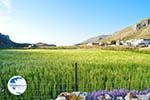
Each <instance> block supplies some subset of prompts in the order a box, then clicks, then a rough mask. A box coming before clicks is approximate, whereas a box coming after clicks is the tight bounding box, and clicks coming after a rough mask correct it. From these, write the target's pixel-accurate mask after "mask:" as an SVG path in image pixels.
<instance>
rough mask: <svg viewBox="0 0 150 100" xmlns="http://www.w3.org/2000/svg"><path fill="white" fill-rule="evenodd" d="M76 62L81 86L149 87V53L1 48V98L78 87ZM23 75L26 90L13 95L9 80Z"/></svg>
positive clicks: (47, 94) (83, 88)
mask: <svg viewBox="0 0 150 100" xmlns="http://www.w3.org/2000/svg"><path fill="white" fill-rule="evenodd" d="M74 63H78V90H79V91H86V92H92V91H94V90H102V89H106V90H112V89H114V88H125V89H130V90H133V89H136V90H143V89H147V88H150V84H149V83H150V53H144V52H142V53H140V52H133V51H112V50H98V49H71V50H67V49H66V50H63V49H58V50H50V49H47V50H46V49H45V50H44V49H29V50H21V49H20V50H19V49H18V50H17V49H16V50H15V49H10V50H0V100H3V99H6V100H7V98H14V99H15V98H23V99H38V98H39V99H40V98H42V99H43V98H45V99H48V98H52V97H55V96H57V95H58V94H59V93H60V92H62V91H74V90H75V75H74ZM14 75H21V76H23V77H24V78H25V79H26V81H27V84H28V87H27V90H26V92H25V93H24V94H23V95H22V96H20V97H16V96H13V95H12V94H11V93H9V91H8V90H7V82H8V80H9V78H11V77H12V76H14Z"/></svg>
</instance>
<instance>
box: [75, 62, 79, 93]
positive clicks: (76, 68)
mask: <svg viewBox="0 0 150 100" xmlns="http://www.w3.org/2000/svg"><path fill="white" fill-rule="evenodd" d="M75 91H78V64H77V63H75Z"/></svg>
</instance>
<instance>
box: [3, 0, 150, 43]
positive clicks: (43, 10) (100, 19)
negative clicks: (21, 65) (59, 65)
mask: <svg viewBox="0 0 150 100" xmlns="http://www.w3.org/2000/svg"><path fill="white" fill-rule="evenodd" d="M149 6H150V0H0V32H2V33H4V34H8V35H9V36H10V37H11V39H12V40H13V41H16V42H22V43H24V42H26V43H37V42H45V43H53V44H56V45H71V44H76V43H79V42H81V41H83V40H85V39H87V38H89V37H93V36H97V35H102V34H110V33H112V32H115V31H118V30H120V29H122V28H124V27H126V26H128V25H132V24H134V23H135V22H137V21H139V20H141V19H143V18H147V17H150V14H149V12H150V8H149Z"/></svg>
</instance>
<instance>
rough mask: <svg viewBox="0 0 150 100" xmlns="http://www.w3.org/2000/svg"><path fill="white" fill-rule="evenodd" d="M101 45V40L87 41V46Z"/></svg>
mask: <svg viewBox="0 0 150 100" xmlns="http://www.w3.org/2000/svg"><path fill="white" fill-rule="evenodd" d="M100 45H101V42H90V43H87V46H100Z"/></svg>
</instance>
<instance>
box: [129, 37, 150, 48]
mask: <svg viewBox="0 0 150 100" xmlns="http://www.w3.org/2000/svg"><path fill="white" fill-rule="evenodd" d="M127 43H128V44H130V45H131V46H136V47H137V46H140V45H143V46H149V45H150V39H131V40H128V41H127Z"/></svg>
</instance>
